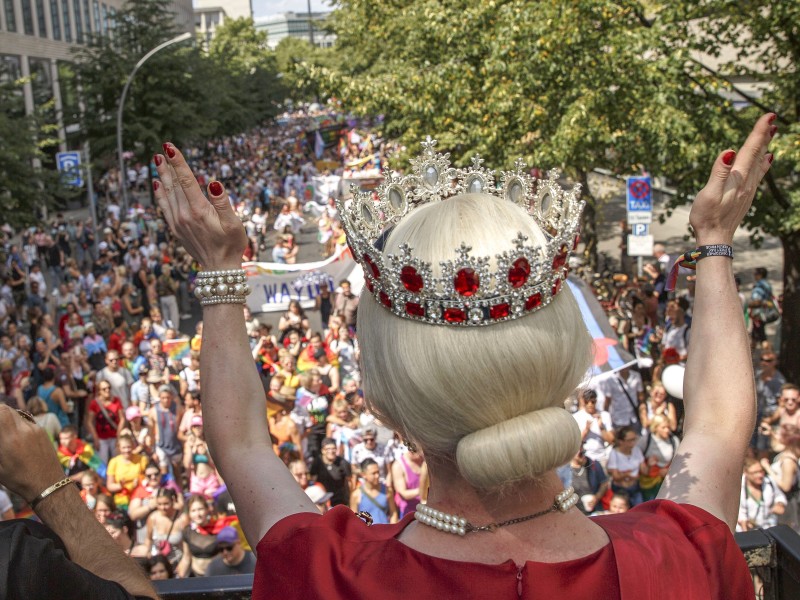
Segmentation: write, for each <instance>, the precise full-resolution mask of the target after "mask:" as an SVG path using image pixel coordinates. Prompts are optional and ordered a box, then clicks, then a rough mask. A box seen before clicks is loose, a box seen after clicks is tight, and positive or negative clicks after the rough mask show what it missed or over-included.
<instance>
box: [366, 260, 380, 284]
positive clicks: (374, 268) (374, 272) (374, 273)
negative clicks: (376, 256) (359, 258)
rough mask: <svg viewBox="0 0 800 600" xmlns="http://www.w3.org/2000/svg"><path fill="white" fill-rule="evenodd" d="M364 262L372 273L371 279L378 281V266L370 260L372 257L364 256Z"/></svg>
mask: <svg viewBox="0 0 800 600" xmlns="http://www.w3.org/2000/svg"><path fill="white" fill-rule="evenodd" d="M364 262H365V263H367V266H368V267H369V270H370V271H372V277H373V278H374V279H380V276H381V272H380V270H379V269H378V265H376V264H375V261H374V260H372V257H371V256H370V255H369V254H365V255H364Z"/></svg>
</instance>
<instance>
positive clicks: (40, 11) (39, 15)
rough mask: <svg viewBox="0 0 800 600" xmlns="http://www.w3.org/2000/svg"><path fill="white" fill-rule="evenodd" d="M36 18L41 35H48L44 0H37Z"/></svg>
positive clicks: (44, 36)
mask: <svg viewBox="0 0 800 600" xmlns="http://www.w3.org/2000/svg"><path fill="white" fill-rule="evenodd" d="M36 20H37V21H38V22H39V37H43V38H46V37H47V22H46V21H45V18H44V0H36Z"/></svg>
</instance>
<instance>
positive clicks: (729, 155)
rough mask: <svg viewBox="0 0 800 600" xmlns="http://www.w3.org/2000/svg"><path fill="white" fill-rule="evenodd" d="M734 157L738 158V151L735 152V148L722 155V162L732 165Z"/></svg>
mask: <svg viewBox="0 0 800 600" xmlns="http://www.w3.org/2000/svg"><path fill="white" fill-rule="evenodd" d="M734 158H736V152H734V151H733V150H728V151H727V152H726V153H725V154H723V155H722V162H723V163H725V165H727V166H729V167H730V166H731V165H732V164H733V159H734Z"/></svg>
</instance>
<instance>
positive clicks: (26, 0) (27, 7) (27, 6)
mask: <svg viewBox="0 0 800 600" xmlns="http://www.w3.org/2000/svg"><path fill="white" fill-rule="evenodd" d="M20 4H21V5H22V27H23V28H24V31H25V35H33V10H32V7H31V0H22V2H20Z"/></svg>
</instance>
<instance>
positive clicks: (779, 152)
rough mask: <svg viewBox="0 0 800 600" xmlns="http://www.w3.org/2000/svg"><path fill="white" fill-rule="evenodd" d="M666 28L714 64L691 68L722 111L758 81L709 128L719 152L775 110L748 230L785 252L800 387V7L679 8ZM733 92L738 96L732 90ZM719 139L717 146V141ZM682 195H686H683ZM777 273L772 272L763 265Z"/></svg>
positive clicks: (714, 3) (785, 363) (788, 314)
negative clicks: (727, 99) (731, 113)
mask: <svg viewBox="0 0 800 600" xmlns="http://www.w3.org/2000/svg"><path fill="white" fill-rule="evenodd" d="M656 18H657V19H658V18H661V19H663V20H664V21H665V26H664V27H663V29H664V31H666V32H667V33H668V34H669V40H670V42H671V43H674V44H676V45H677V44H680V45H682V46H685V47H687V48H690V49H693V50H695V51H696V52H697V53H701V54H702V56H704V57H705V58H704V59H703V60H704V61H705V62H710V59H711V57H713V59H714V60H715V61H717V62H720V63H721V64H720V65H719V67H718V70H717V73H714V72H711V71H709V70H708V69H707V68H705V67H704V66H703V65H702V64H700V63H697V62H693V63H690V64H689V65H687V68H688V69H691V71H692V76H693V77H694V78H696V81H698V82H702V85H698V87H697V89H698V90H702V91H701V93H704V94H707V95H708V96H710V97H713V98H714V99H715V100H716V103H717V104H719V103H720V100H719V96H718V95H717V94H715V91H716V89H717V88H718V87H720V86H727V87H728V88H730V87H731V85H730V84H729V83H728V82H729V81H734V82H736V81H754V82H758V83H759V84H760V85H759V89H760V90H761V91H762V93H761V94H760V96H759V97H758V98H754V99H752V102H753V103H754V106H752V107H750V108H748V109H747V110H743V111H741V112H740V113H737V114H736V116H735V118H733V119H730V122H731V123H732V124H733V125H734V126H733V127H732V128H731V129H729V130H722V129H719V128H717V127H715V126H714V125H713V124H712V123H710V127H709V130H708V132H707V139H709V140H710V141H712V140H713V142H712V143H714V144H715V145H716V146H718V147H720V146H722V147H724V146H726V145H727V146H730V147H736V145H737V143H738V140H741V139H742V136H743V135H745V133H746V132H747V131H748V130H749V128H750V125H751V124H752V122H753V121H754V119H755V117H756V116H757V115H758V114H761V113H763V112H764V111H767V110H769V111H774V112H775V113H776V114H777V115H778V120H777V122H776V124H777V125H778V127H779V133H778V135H777V137H776V138H775V139H774V141H773V143H772V148H773V151H774V154H775V160H774V162H773V165H772V168H771V170H770V173H769V174H768V176H767V181H766V185H762V187H761V190H760V193H759V194H758V195H757V196H756V199H755V202H754V210H752V211H750V213H748V215H747V218H746V225H747V226H748V227H749V228H750V229H751V231H752V237H753V241H754V242H755V243H760V241H761V240H762V237H763V234H764V233H767V234H770V235H774V236H776V237H777V238H778V239H779V240H780V241H781V245H782V246H783V294H784V302H783V318H782V320H781V348H780V368H781V371H782V372H783V373H784V374H785V375H786V377H787V378H788V379H789V380H790V381H794V382H800V77H798V72H800V38H798V30H797V24H798V23H800V4H798V3H797V2H767V3H763V2H760V3H759V2H752V1H747V2H736V3H731V2H725V1H723V0H709V1H706V2H702V3H696V2H675V3H667V4H665V10H664V11H663V13H661V14H659V15H657V17H656ZM731 91H733V90H731ZM715 138H716V139H715ZM683 191H685V189H684V190H683ZM763 266H765V267H767V268H769V269H771V270H772V271H774V265H763Z"/></svg>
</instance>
